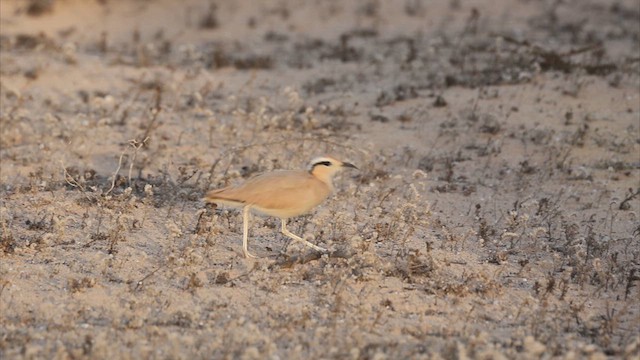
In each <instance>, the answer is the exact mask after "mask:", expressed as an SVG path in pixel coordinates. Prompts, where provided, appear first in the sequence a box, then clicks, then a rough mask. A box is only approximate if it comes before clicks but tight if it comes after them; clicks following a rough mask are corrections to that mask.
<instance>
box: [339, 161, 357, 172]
mask: <svg viewBox="0 0 640 360" xmlns="http://www.w3.org/2000/svg"><path fill="white" fill-rule="evenodd" d="M342 167H348V168H352V169H356V170H358V168H357V167H356V166H355V165H353V164H350V163H348V162H343V163H342Z"/></svg>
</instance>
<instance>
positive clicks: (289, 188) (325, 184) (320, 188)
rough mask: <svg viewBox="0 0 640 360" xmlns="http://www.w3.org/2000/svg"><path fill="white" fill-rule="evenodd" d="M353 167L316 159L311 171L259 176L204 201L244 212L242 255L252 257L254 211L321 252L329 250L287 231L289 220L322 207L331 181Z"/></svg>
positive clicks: (280, 172)
mask: <svg viewBox="0 0 640 360" xmlns="http://www.w3.org/2000/svg"><path fill="white" fill-rule="evenodd" d="M345 167H349V168H354V169H357V168H356V167H355V166H354V165H352V164H349V163H346V162H342V161H339V160H336V159H333V158H330V157H319V158H316V159H313V161H311V163H310V164H309V169H308V170H306V171H305V170H277V171H272V172H268V173H264V174H260V175H258V176H256V177H254V178H251V179H249V180H247V181H246V182H245V183H243V184H240V185H238V186H230V187H226V188H223V189H218V190H211V191H209V192H208V193H207V195H206V197H205V201H207V202H210V203H216V204H222V205H228V206H231V207H236V208H240V207H241V208H242V215H243V233H242V235H243V236H242V252H243V254H244V256H245V257H252V258H255V256H254V255H252V254H250V253H249V250H248V244H247V238H248V233H249V214H250V212H251V210H255V211H257V212H259V213H262V214H265V215H269V216H275V217H277V218H280V220H281V221H282V233H283V234H284V235H286V236H288V237H290V238H291V239H293V240H296V241H299V242H301V243H303V244H305V245H306V246H309V247H311V248H313V249H316V250H318V251H323V252H326V251H327V250H326V249H324V248H321V247H319V246H317V245H314V244H312V243H310V242H308V241H306V240H304V239H302V238H301V237H299V236H297V235H295V234H292V233H291V232H290V231H289V230H287V219H288V218H291V217H295V216H299V215H302V214H306V213H308V212H309V211H311V209H313V208H314V207H316V206H318V205H319V204H320V203H322V202H323V201H324V200H325V199H326V198H327V197H328V196H329V195H330V194H331V192H332V191H333V183H332V178H333V175H334V174H335V173H337V172H338V171H340V170H341V169H343V168H345Z"/></svg>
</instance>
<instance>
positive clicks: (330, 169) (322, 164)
mask: <svg viewBox="0 0 640 360" xmlns="http://www.w3.org/2000/svg"><path fill="white" fill-rule="evenodd" d="M344 168H353V169H357V167H356V166H355V165H353V164H350V163H348V162H343V161H340V160H337V159H334V158H332V157H328V156H323V157H318V158H315V159H313V160H312V161H311V163H310V164H309V173H311V175H313V176H315V177H317V178H318V179H320V180H322V181H323V182H325V183H326V184H328V185H330V186H331V179H332V178H333V175H334V174H335V173H337V172H338V171H340V170H342V169H344Z"/></svg>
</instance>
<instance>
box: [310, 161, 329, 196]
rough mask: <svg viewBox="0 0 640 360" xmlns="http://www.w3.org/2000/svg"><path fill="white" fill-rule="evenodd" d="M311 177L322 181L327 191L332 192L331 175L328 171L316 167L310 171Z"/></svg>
mask: <svg viewBox="0 0 640 360" xmlns="http://www.w3.org/2000/svg"><path fill="white" fill-rule="evenodd" d="M311 175H313V176H314V177H315V178H316V179H318V180H320V181H322V182H323V183H325V184H327V186H328V187H329V189H331V191H333V174H332V173H330V172H328V171H322V170H320V169H318V168H317V167H316V168H315V169H313V170H312V171H311Z"/></svg>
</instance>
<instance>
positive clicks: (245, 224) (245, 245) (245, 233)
mask: <svg viewBox="0 0 640 360" xmlns="http://www.w3.org/2000/svg"><path fill="white" fill-rule="evenodd" d="M250 211H251V205H247V206H245V207H244V208H243V209H242V253H243V254H244V257H246V258H254V259H255V258H256V256H255V255H252V254H250V253H249V215H251V214H250Z"/></svg>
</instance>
